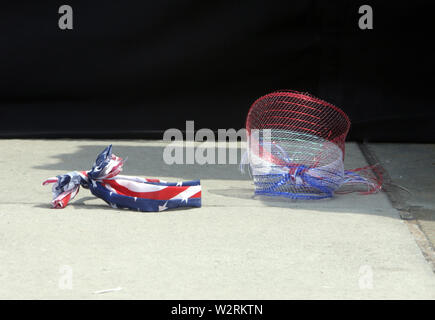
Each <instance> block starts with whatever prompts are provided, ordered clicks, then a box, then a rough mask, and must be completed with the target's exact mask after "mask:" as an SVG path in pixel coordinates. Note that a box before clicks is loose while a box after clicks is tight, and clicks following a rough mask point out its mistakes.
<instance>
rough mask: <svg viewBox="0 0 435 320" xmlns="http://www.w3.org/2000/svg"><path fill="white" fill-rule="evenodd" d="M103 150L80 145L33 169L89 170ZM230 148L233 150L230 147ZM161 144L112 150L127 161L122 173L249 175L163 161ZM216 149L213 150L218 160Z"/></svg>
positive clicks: (217, 167) (227, 168)
mask: <svg viewBox="0 0 435 320" xmlns="http://www.w3.org/2000/svg"><path fill="white" fill-rule="evenodd" d="M103 149H104V146H102V145H86V146H81V147H80V149H79V150H78V151H75V152H71V153H68V152H64V153H59V154H58V155H56V159H57V160H58V161H57V162H56V163H53V164H47V165H42V166H36V167H35V168H36V169H43V170H56V171H59V172H58V173H56V174H63V173H66V172H68V171H74V170H89V169H90V168H91V167H92V164H93V163H94V161H95V159H96V157H97V155H98V154H99V153H100V152H101V151H102V150H103ZM231 149H232V150H231ZM163 151H164V147H161V146H143V147H140V146H116V145H114V146H113V153H114V154H116V155H117V156H120V157H122V158H124V159H125V158H127V157H128V160H127V162H126V164H125V165H124V170H123V172H122V174H125V175H134V176H142V177H150V178H159V177H174V178H175V179H176V180H196V179H223V180H249V179H250V178H249V175H248V174H242V173H241V172H240V170H239V165H238V164H229V165H222V164H221V165H220V164H204V165H201V166H200V169H201V172H198V166H199V165H198V164H172V165H168V164H166V163H165V162H164V161H163ZM230 151H231V152H236V153H237V159H238V161H240V159H241V154H242V152H243V150H242V149H240V148H237V149H236V148H227V152H226V153H227V158H228V155H229V153H230ZM217 154H218V151H217V149H215V159H216V162H217Z"/></svg>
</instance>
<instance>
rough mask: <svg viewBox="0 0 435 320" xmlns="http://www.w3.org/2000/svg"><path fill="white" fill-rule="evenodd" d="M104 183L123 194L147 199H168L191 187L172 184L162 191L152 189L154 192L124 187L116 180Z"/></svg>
mask: <svg viewBox="0 0 435 320" xmlns="http://www.w3.org/2000/svg"><path fill="white" fill-rule="evenodd" d="M103 181H104V183H107V184H109V185H110V186H111V187H112V188H113V189H115V190H116V192H118V193H122V194H123V195H126V196H129V197H138V198H145V199H153V200H168V199H171V198H173V197H175V196H177V195H178V194H179V193H181V192H183V191H184V190H186V189H188V188H189V187H188V186H186V187H183V186H170V187H166V188H165V189H162V190H160V191H152V192H135V191H132V190H130V189H128V188H127V187H124V186H122V185H120V184H119V183H117V182H116V181H115V180H103Z"/></svg>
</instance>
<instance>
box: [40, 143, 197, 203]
mask: <svg viewBox="0 0 435 320" xmlns="http://www.w3.org/2000/svg"><path fill="white" fill-rule="evenodd" d="M124 163H125V161H124V160H123V159H122V158H120V157H117V156H116V155H114V154H112V145H110V146H108V147H107V148H106V149H104V151H103V152H101V153H100V154H99V155H98V157H97V160H96V161H95V163H94V166H93V167H92V169H91V170H89V171H73V172H69V173H66V174H64V175H59V176H56V177H53V178H49V179H47V180H45V181H44V182H43V183H42V184H43V185H46V184H49V183H53V187H52V192H53V200H52V202H51V204H52V206H53V208H56V209H60V208H64V207H66V206H67V205H68V202H69V201H70V200H72V199H73V198H74V197H75V196H76V195H77V193H78V192H79V188H80V186H82V187H84V188H86V189H89V190H90V191H91V192H92V194H93V195H94V196H96V197H98V198H100V199H103V200H104V201H105V202H107V203H108V204H109V205H110V206H112V207H113V208H127V209H132V210H137V211H164V210H167V209H172V208H179V207H201V185H200V181H199V180H194V181H187V182H178V183H170V182H165V181H163V180H159V179H145V178H141V177H132V176H123V175H119V173H120V172H121V171H122V167H123V165H124Z"/></svg>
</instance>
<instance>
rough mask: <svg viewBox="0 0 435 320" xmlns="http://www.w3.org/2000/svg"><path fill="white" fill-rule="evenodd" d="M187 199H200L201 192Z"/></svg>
mask: <svg viewBox="0 0 435 320" xmlns="http://www.w3.org/2000/svg"><path fill="white" fill-rule="evenodd" d="M189 198H201V191H199V192H197V193H195V194H194V195H193V196H191V197H189Z"/></svg>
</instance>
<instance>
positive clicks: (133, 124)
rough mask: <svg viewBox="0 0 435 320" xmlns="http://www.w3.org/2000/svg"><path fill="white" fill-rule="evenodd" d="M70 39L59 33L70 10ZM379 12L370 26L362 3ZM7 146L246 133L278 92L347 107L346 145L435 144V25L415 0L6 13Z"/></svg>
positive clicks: (146, 4) (16, 7)
mask: <svg viewBox="0 0 435 320" xmlns="http://www.w3.org/2000/svg"><path fill="white" fill-rule="evenodd" d="M63 4H68V5H70V6H71V7H72V8H73V17H74V24H73V30H61V29H59V27H58V19H59V17H60V14H59V13H58V9H59V7H60V6H61V5H63ZM364 4H368V5H370V6H371V7H372V8H373V16H374V25H373V26H374V29H373V30H360V29H359V27H358V19H359V18H360V16H361V15H360V14H359V13H358V8H359V7H360V6H361V5H364ZM0 7H1V10H0V39H1V44H0V137H89V138H91V137H95V138H99V137H110V138H124V137H138V138H161V137H162V132H163V131H164V130H166V129H168V128H179V129H183V128H185V121H186V120H194V121H195V128H196V129H200V128H211V129H218V128H236V129H238V128H241V127H244V121H245V118H246V114H247V111H248V109H249V107H250V105H251V104H252V103H253V102H254V101H255V100H256V98H258V97H259V96H261V95H264V94H266V93H269V92H271V91H274V90H278V89H293V90H298V91H303V92H309V93H311V94H313V95H315V96H318V97H320V98H322V99H325V100H327V101H329V102H331V103H334V104H336V105H337V106H339V107H340V108H342V109H343V110H344V111H345V112H346V113H348V115H349V116H350V118H351V120H352V128H351V131H350V136H349V139H350V140H368V141H403V142H434V141H435V131H434V130H433V127H434V124H435V121H433V120H432V119H433V118H434V116H435V111H434V108H433V107H432V100H431V99H432V94H431V89H432V86H431V84H432V77H433V71H434V63H433V53H432V45H431V43H432V42H433V40H432V39H433V35H432V33H433V30H435V28H434V23H433V18H432V16H431V15H432V14H433V11H432V10H431V8H429V2H425V1H421V0H413V1H395V2H387V1H349V0H335V1H320V0H317V1H316V0H312V1H306V0H299V1H289V0H287V1H274V0H263V1H255V0H239V1H204V0H202V1H196V0H167V1H144V0H142V1H136V0H131V1H68V2H63V1H44V2H42V1H39V2H37V1H20V0H18V1H14V2H10V3H9V4H6V3H2V4H1V5H0Z"/></svg>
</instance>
